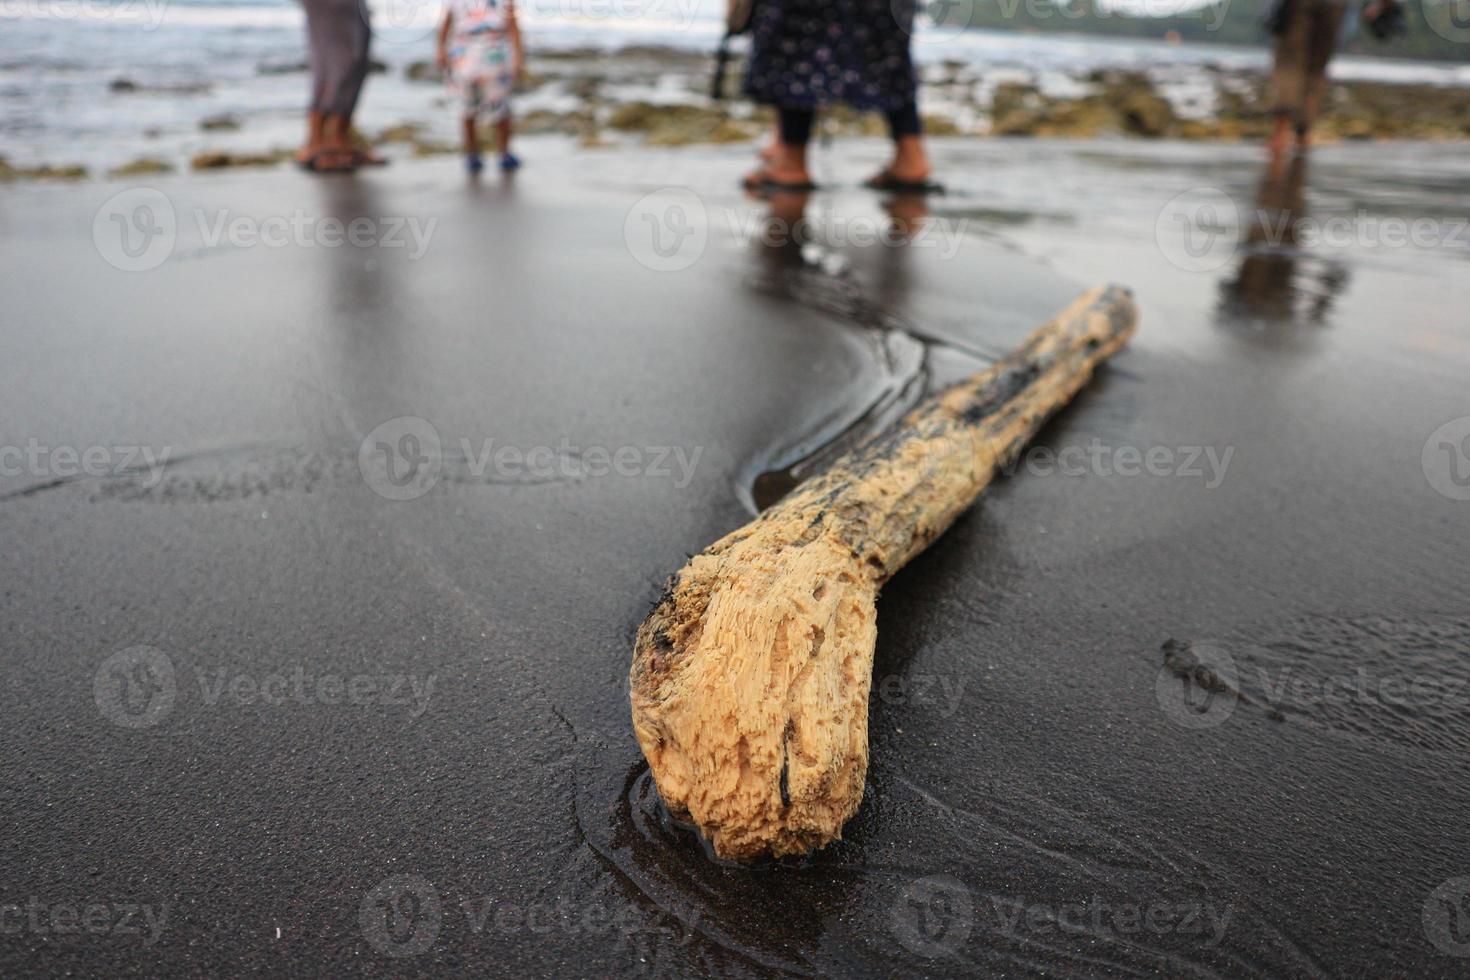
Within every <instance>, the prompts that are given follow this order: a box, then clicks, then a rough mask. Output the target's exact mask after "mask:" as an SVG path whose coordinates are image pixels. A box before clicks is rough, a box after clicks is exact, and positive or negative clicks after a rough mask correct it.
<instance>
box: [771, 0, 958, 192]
mask: <svg viewBox="0 0 1470 980" xmlns="http://www.w3.org/2000/svg"><path fill="white" fill-rule="evenodd" d="M914 9H915V8H914V0H760V2H759V3H758V4H757V5H756V10H755V23H754V28H753V33H752V41H751V53H750V66H749V70H748V72H747V74H746V78H745V92H746V94H747V95H749V96H751V97H752V98H753V99H755V101H757V102H759V103H761V104H763V105H770V106H774V107H775V108H776V111H777V113H778V116H779V139H778V141H777V143H776V145H775V147H774V148H773V150H772V152H770V153H769V154H767V155H766V156H765V159H764V160H763V162H762V165H761V167H760V169H758V170H756V171H755V172H754V173H751V174H749V175H747V176H746V178H745V186H746V187H747V188H749V189H752V190H787V191H790V190H809V189H811V187H812V186H813V184H812V179H811V174H810V172H809V171H808V169H807V155H806V150H807V144H808V143H809V142H810V141H811V136H812V127H813V125H814V123H815V120H816V115H817V113H818V112H819V111H820V110H822V109H825V108H828V107H829V106H832V105H835V104H838V103H845V104H846V105H849V106H851V107H852V108H854V109H857V110H859V111H867V112H881V113H883V114H884V115H885V116H886V117H887V120H888V128H889V132H890V134H891V135H892V137H893V146H894V150H893V160H892V162H891V163H889V164H888V166H887V167H885V168H884V169H883V170H882V171H880V172H879V173H878V174H876V175H874V176H873V177H872V178H871V179H870V180H868V181H867V185H868V186H870V187H874V188H878V189H883V190H895V191H905V192H909V193H922V192H925V191H930V190H938V189H939V188H938V186H937V185H935V184H932V183H931V182H930V179H929V177H930V168H929V158H928V155H927V154H926V152H925V149H924V137H923V125H922V123H921V122H920V119H919V110H918V104H917V100H916V96H917V90H918V83H917V79H916V76H915V72H914V63H913V57H912V54H911V51H910V47H911V41H912V32H913V25H914Z"/></svg>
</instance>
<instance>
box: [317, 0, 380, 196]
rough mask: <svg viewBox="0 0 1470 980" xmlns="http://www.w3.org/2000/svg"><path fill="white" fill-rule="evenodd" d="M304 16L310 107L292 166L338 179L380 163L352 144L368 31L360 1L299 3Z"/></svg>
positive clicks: (365, 70)
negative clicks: (303, 142)
mask: <svg viewBox="0 0 1470 980" xmlns="http://www.w3.org/2000/svg"><path fill="white" fill-rule="evenodd" d="M301 5H302V7H304V8H305V10H306V45H307V52H308V57H307V60H308V62H309V64H310V66H311V104H310V106H309V108H308V110H307V135H306V146H304V147H302V149H301V150H300V152H298V153H297V154H296V160H297V162H298V163H300V164H301V166H302V167H304V168H306V169H307V170H315V171H319V172H323V173H340V172H344V171H350V170H354V169H356V168H357V167H359V166H361V165H363V164H380V163H384V162H386V161H384V160H383V159H382V158H381V157H378V156H375V155H373V154H372V153H370V152H369V151H367V150H366V149H363V148H361V147H358V146H357V145H356V144H355V142H354V140H353V133H352V115H353V113H354V112H356V111H357V100H358V98H359V97H360V96H361V95H362V85H363V82H364V81H365V80H366V79H367V75H368V69H369V67H370V65H371V62H370V60H369V58H368V50H369V47H370V46H371V42H372V28H371V27H370V26H369V22H368V9H367V4H366V3H364V2H363V0H302V3H301Z"/></svg>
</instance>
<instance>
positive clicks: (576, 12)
mask: <svg viewBox="0 0 1470 980" xmlns="http://www.w3.org/2000/svg"><path fill="white" fill-rule="evenodd" d="M370 6H371V7H372V10H373V32H374V46H373V56H374V58H376V59H377V60H379V61H381V62H382V63H383V64H384V65H385V66H386V71H385V72H383V73H381V74H377V75H375V76H374V77H373V78H372V79H370V81H369V83H368V89H367V94H366V96H365V100H364V103H363V107H362V110H361V116H360V119H359V122H360V124H361V126H362V128H364V129H365V130H371V129H372V128H373V127H376V126H386V125H392V124H396V123H399V122H404V121H417V122H421V123H427V124H429V125H430V128H431V130H433V131H436V132H444V133H448V132H449V127H450V125H451V122H452V113H451V111H450V109H449V108H448V106H447V104H446V103H445V100H444V93H443V92H442V90H441V89H440V88H439V87H438V86H436V85H426V84H424V83H412V82H409V81H407V80H406V79H405V78H404V69H405V68H406V67H407V66H408V65H410V64H411V63H413V62H415V61H422V60H427V59H429V58H431V57H432V54H433V37H432V35H433V31H434V27H435V24H436V22H437V20H438V17H439V15H440V11H441V9H442V8H441V5H440V3H439V0H371V4H370ZM722 9H723V3H722V2H721V0H523V2H522V3H521V5H520V10H521V17H522V22H523V24H524V29H525V32H526V36H527V44H528V47H529V50H530V57H531V58H532V60H533V63H534V58H535V55H536V52H538V51H549V50H565V49H571V48H584V47H591V48H599V49H616V48H620V47H625V46H629V45H667V46H671V47H675V48H681V49H688V50H710V49H712V48H713V46H714V44H715V42H716V39H717V38H718V36H719V32H720V11H721V10H722ZM303 19H304V18H303V14H302V12H301V8H300V6H299V5H298V4H297V3H295V2H293V0H0V23H3V29H0V155H3V156H5V157H7V158H8V159H10V161H11V162H12V163H17V164H32V163H39V162H48V163H83V164H86V165H89V166H93V167H103V168H105V167H107V166H111V165H115V164H117V163H121V162H123V161H125V160H127V159H131V158H133V157H137V156H144V155H147V156H161V157H165V158H170V159H179V158H182V157H186V156H187V155H189V154H191V153H193V152H197V151H199V150H200V149H204V148H220V149H241V150H251V151H260V150H265V149H268V148H270V147H272V146H281V145H290V144H292V143H294V142H296V141H297V139H299V136H300V126H301V107H302V103H303V101H304V98H305V89H306V85H307V81H306V76H305V74H304V73H303V72H301V71H299V70H294V71H293V70H288V69H290V68H292V67H293V66H299V65H300V64H301V63H302V62H303V61H304V59H305V48H304V41H303V29H302V24H303ZM915 52H916V55H917V57H918V59H919V60H920V61H921V62H922V63H925V64H937V63H939V62H942V61H953V60H958V61H963V62H965V63H967V64H969V65H971V66H973V67H975V68H978V69H980V70H982V71H985V72H988V73H993V74H994V75H995V76H996V77H999V76H1000V75H1001V74H1002V73H1014V72H1024V73H1030V74H1031V75H1032V76H1033V77H1038V78H1040V79H1041V80H1042V81H1043V82H1044V83H1046V84H1049V85H1051V86H1053V87H1056V86H1062V87H1065V86H1066V84H1067V80H1068V79H1069V78H1075V77H1077V76H1079V75H1081V74H1085V73H1086V72H1088V71H1090V70H1092V69H1093V68H1097V67H1104V66H1109V67H1111V66H1124V67H1135V68H1137V67H1148V68H1151V69H1156V70H1160V71H1163V72H1165V73H1167V74H1168V75H1169V78H1170V79H1171V84H1174V85H1176V86H1180V87H1182V89H1185V90H1187V89H1188V87H1189V79H1190V77H1191V76H1192V75H1194V74H1196V73H1197V72H1202V71H1203V70H1204V69H1205V68H1206V67H1208V66H1215V67H1223V68H1227V69H1245V70H1251V69H1259V68H1262V67H1264V65H1265V59H1266V54H1265V52H1264V50H1262V49H1256V48H1241V47H1216V46H1205V45H1195V46H1172V45H1168V44H1165V43H1163V42H1156V41H1135V40H1104V39H1097V38H1083V37H1039V36H1035V35H1021V34H1012V33H996V32H988V31H956V30H953V29H950V28H945V27H936V26H935V25H933V24H932V23H924V22H923V18H922V17H921V24H920V25H919V28H918V30H917V31H916V35H915ZM1333 73H1334V75H1335V76H1336V77H1340V78H1378V79H1383V80H1391V81H1421V82H1430V83H1434V84H1443V85H1470V66H1457V65H1441V64H1422V63H1411V62H1394V61H1384V60H1366V59H1352V58H1343V59H1339V60H1338V61H1337V62H1335V63H1334V65H1333ZM1200 77H1201V78H1202V76H1200ZM120 83H121V84H120ZM129 86H130V87H129ZM122 88H125V89H126V90H120V89H122ZM1182 97H1183V98H1184V99H1185V100H1186V101H1187V99H1188V92H1187V91H1184V92H1183V94H1182ZM221 115H227V116H230V117H232V118H233V119H234V120H236V121H237V122H238V123H239V129H238V130H234V131H229V132H223V131H219V130H213V131H204V130H202V129H201V126H200V124H201V122H202V121H204V120H206V119H209V118H211V117H215V116H221Z"/></svg>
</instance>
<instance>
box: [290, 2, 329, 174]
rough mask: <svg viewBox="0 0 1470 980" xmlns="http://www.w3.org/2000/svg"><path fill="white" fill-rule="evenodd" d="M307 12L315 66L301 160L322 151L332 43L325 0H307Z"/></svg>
mask: <svg viewBox="0 0 1470 980" xmlns="http://www.w3.org/2000/svg"><path fill="white" fill-rule="evenodd" d="M302 6H303V8H304V9H305V12H306V52H307V58H306V60H307V65H308V67H309V68H310V69H311V89H310V92H309V94H308V102H307V110H306V143H305V145H304V146H302V148H301V149H300V150H298V151H297V153H296V160H297V162H299V163H303V164H304V163H308V162H310V161H311V160H312V159H313V158H314V157H315V156H316V155H317V154H318V153H320V152H321V149H322V144H323V142H324V140H325V131H326V112H325V111H323V108H322V107H323V105H324V104H325V96H326V89H327V82H326V64H325V59H326V54H325V50H326V47H327V46H328V44H329V43H330V36H329V31H328V30H327V26H328V25H327V22H328V21H329V20H330V19H331V18H330V15H329V14H327V13H325V12H324V11H323V10H322V0H303V3H302Z"/></svg>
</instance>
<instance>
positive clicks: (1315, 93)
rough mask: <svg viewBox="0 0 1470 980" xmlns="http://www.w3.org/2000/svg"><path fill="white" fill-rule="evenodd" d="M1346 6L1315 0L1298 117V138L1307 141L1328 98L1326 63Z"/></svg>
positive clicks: (1331, 53) (1331, 52)
mask: <svg viewBox="0 0 1470 980" xmlns="http://www.w3.org/2000/svg"><path fill="white" fill-rule="evenodd" d="M1345 10H1346V7H1344V6H1343V5H1342V4H1338V3H1329V2H1324V0H1312V33H1311V38H1310V40H1309V42H1308V46H1307V64H1306V84H1305V91H1304V93H1303V95H1302V112H1301V116H1300V118H1298V120H1297V130H1296V135H1297V139H1298V140H1299V141H1300V142H1301V143H1303V144H1305V143H1306V142H1307V137H1308V134H1309V133H1310V132H1311V130H1312V127H1313V126H1315V125H1316V124H1317V118H1318V117H1319V116H1320V115H1321V114H1322V104H1323V103H1324V102H1325V101H1326V99H1327V65H1328V63H1329V62H1331V61H1332V55H1333V53H1334V52H1335V51H1336V50H1337V36H1338V34H1339V33H1340V32H1341V30H1342V18H1343V15H1344V12H1345Z"/></svg>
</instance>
